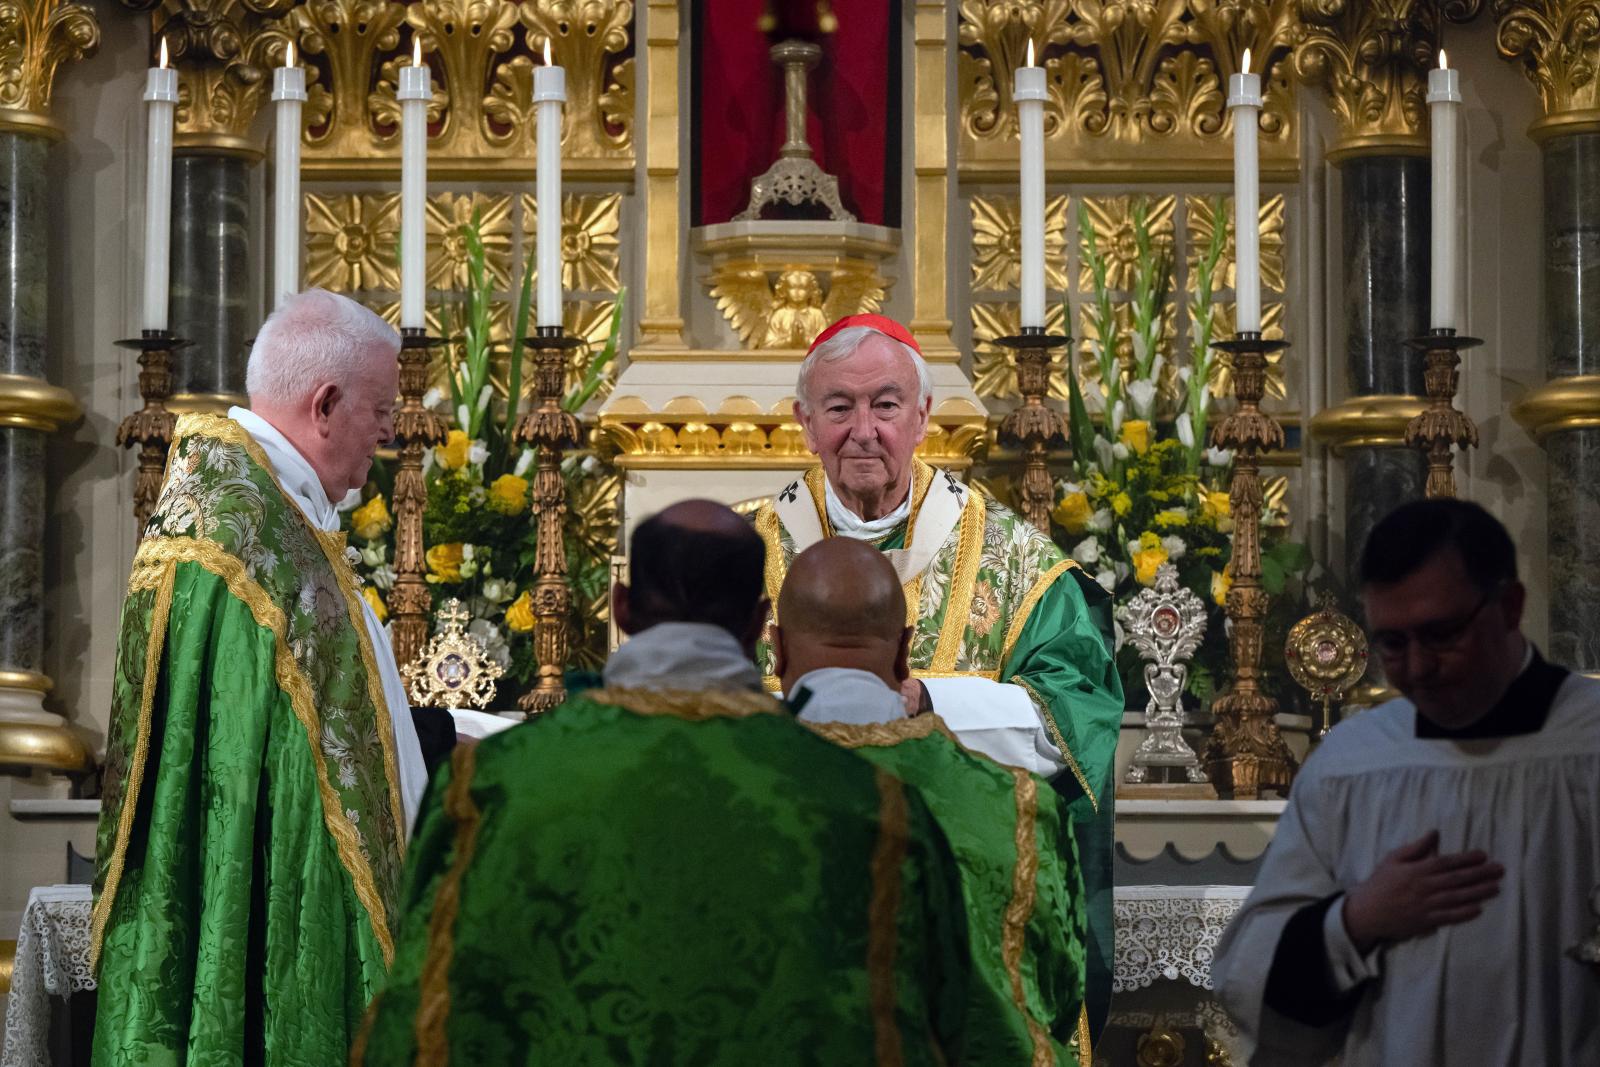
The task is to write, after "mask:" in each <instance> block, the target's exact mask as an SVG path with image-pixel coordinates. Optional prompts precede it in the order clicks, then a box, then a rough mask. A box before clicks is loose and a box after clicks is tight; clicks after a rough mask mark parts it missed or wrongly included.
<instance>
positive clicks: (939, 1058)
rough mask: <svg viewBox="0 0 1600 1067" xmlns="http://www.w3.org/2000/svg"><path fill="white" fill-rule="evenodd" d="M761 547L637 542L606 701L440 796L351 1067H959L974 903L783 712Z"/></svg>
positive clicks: (447, 784) (538, 724)
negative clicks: (769, 642) (764, 678)
mask: <svg viewBox="0 0 1600 1067" xmlns="http://www.w3.org/2000/svg"><path fill="white" fill-rule="evenodd" d="M762 563H763V547H762V544H761V542H760V540H759V539H758V538H757V537H756V536H755V535H754V534H753V533H752V532H751V530H750V528H749V526H748V524H746V523H745V522H744V521H743V520H742V519H740V518H739V517H738V516H737V515H735V514H734V513H733V512H732V511H731V510H729V509H727V508H725V507H722V506H721V505H719V504H711V503H709V502H707V501H686V502H684V503H681V504H676V505H673V506H672V507H671V508H668V509H667V510H666V511H665V512H663V513H662V514H661V515H659V516H656V517H655V518H652V519H648V520H646V521H645V522H644V523H642V524H641V525H640V526H639V527H638V529H637V530H636V531H635V533H634V535H633V540H632V545H631V551H630V553H629V566H630V575H629V584H628V585H627V586H618V587H617V589H616V591H615V594H614V596H613V609H614V610H615V612H616V618H617V622H618V624H619V625H620V626H621V627H622V629H623V631H624V632H625V633H628V634H630V635H631V636H630V638H629V640H628V641H627V642H626V643H624V644H623V645H622V647H621V648H620V649H618V650H617V652H616V653H615V654H613V655H612V657H611V659H610V660H609V661H608V662H607V664H606V666H605V670H604V674H603V685H602V687H601V688H599V689H592V690H588V691H585V692H582V693H579V694H577V695H575V696H573V697H572V698H570V699H569V700H568V701H567V702H566V703H564V704H562V705H561V706H560V707H558V708H556V709H555V710H553V711H550V712H547V713H545V714H543V715H540V716H538V717H537V718H535V719H533V720H532V721H530V722H526V723H522V724H520V725H518V726H516V727H513V728H512V729H510V730H507V731H505V732H504V733H500V734H497V735H495V736H493V737H490V738H488V739H486V740H484V741H483V742H481V743H479V744H477V745H475V746H462V747H460V748H458V749H457V752H456V754H455V756H454V757H453V759H452V761H451V765H450V767H449V769H448V770H447V771H443V772H441V773H440V774H439V775H438V776H437V777H436V778H435V779H434V780H433V783H432V785H431V788H430V792H429V797H428V799H427V800H426V801H425V803H424V806H423V812H422V815H421V817H420V819H419V821H418V827H417V834H416V838H415V839H414V841H413V845H412V853H411V857H410V860H409V862H408V868H407V877H406V888H405V895H404V917H403V918H402V920H401V926H400V933H399V938H398V944H397V947H396V953H395V964H394V970H393V972H392V973H391V975H390V980H389V983H388V986H387V987H386V988H385V989H384V991H383V992H382V993H381V994H380V995H379V996H378V998H377V1000H376V1001H375V1002H374V1005H373V1009H372V1017H371V1022H370V1025H369V1026H368V1027H367V1028H366V1029H365V1030H364V1032H363V1034H362V1036H361V1038H360V1039H359V1040H358V1042H357V1044H356V1047H355V1049H354V1050H353V1052H352V1061H353V1062H354V1063H355V1064H358V1065H359V1064H367V1065H369V1067H390V1065H393V1067H398V1065H401V1064H405V1065H411V1064H444V1063H447V1062H448V1063H460V1064H495V1065H497V1067H501V1065H510V1064H528V1065H530V1067H532V1065H550V1064H561V1065H563V1067H584V1065H594V1067H601V1065H614V1064H651V1065H663V1067H666V1065H683V1067H690V1065H693V1067H722V1065H726V1067H747V1065H751V1064H761V1065H762V1067H786V1065H795V1067H799V1065H802V1064H827V1065H829V1067H849V1065H857V1064H859V1065H867V1064H881V1065H888V1064H907V1065H916V1064H927V1065H933V1064H954V1063H961V1062H969V1061H968V1060H967V1059H966V1058H965V1057H964V1055H963V1050H962V1024H963V1018H964V1016H963V1012H962V1007H961V1006H962V1004H963V1003H964V1000H965V989H964V983H965V981H966V978H967V971H968V967H969V964H968V958H967V954H966V944H967V942H966V931H965V929H964V926H963V923H962V909H961V905H960V892H961V890H960V883H959V876H958V874H957V871H956V867H955V861H954V858H953V857H952V856H951V853H950V849H949V845H948V844H947V842H946V840H945V838H944V835H943V834H942V833H941V832H940V830H939V828H938V826H937V824H936V823H935V822H934V820H933V818H932V816H931V815H930V814H929V812H928V808H927V805H926V804H925V803H924V802H923V800H922V798H921V797H920V796H919V795H918V793H917V792H916V791H915V790H914V789H911V788H908V787H906V786H905V785H903V784H902V783H901V781H900V780H899V779H898V778H896V777H894V776H893V775H891V774H889V773H887V772H885V771H883V770H880V769H878V768H875V767H874V766H873V765H872V764H870V763H868V762H866V761H865V760H861V759H859V758H857V757H856V756H854V755H852V754H851V753H849V752H845V751H842V750H841V749H839V748H837V747H836V746H834V745H831V744H829V743H828V742H826V741H823V740H822V739H820V738H818V737H815V736H813V735H812V734H811V733H810V732H808V731H807V730H806V729H805V728H803V727H802V726H800V725H799V724H798V723H797V722H795V719H794V716H793V715H792V714H791V713H790V712H789V711H788V709H787V708H785V707H784V706H783V705H782V704H780V703H779V702H778V701H777V700H776V699H775V698H774V697H772V696H770V695H768V694H767V693H765V692H763V690H762V685H761V675H760V674H759V673H758V672H757V671H756V669H755V666H754V664H753V662H752V658H751V652H752V650H753V648H754V645H755V641H756V639H757V637H758V635H759V634H760V632H761V629H762V626H763V625H764V623H765V617H766V611H767V605H766V602H765V600H764V598H763V596H762V591H761V585H762Z"/></svg>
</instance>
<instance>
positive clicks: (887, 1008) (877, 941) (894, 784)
mask: <svg viewBox="0 0 1600 1067" xmlns="http://www.w3.org/2000/svg"><path fill="white" fill-rule="evenodd" d="M874 778H875V779H876V781H877V784H878V843H877V845H876V846H875V847H874V848H873V850H872V899H871V904H870V905H869V908H870V910H869V912H868V921H867V984H868V990H869V995H870V996H871V1003H872V1029H873V1041H872V1045H873V1051H874V1052H875V1053H876V1060H875V1062H876V1063H877V1064H878V1067H899V1065H900V1063H901V1056H902V1050H901V1047H900V1026H899V1023H898V1021H897V1020H896V1018H895V1000H896V997H895V975H894V956H895V947H896V946H895V933H896V922H897V920H898V918H899V914H900V868H901V865H902V864H903V863H904V862H905V858H906V838H907V834H908V830H907V824H908V817H907V813H906V794H905V787H904V786H903V785H901V783H900V779H898V778H896V777H894V776H893V775H891V774H889V773H888V772H886V771H883V770H876V771H874Z"/></svg>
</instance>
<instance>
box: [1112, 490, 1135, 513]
mask: <svg viewBox="0 0 1600 1067" xmlns="http://www.w3.org/2000/svg"><path fill="white" fill-rule="evenodd" d="M1132 508H1133V498H1132V497H1131V496H1129V495H1128V494H1127V493H1123V492H1119V493H1117V495H1116V496H1114V497H1112V498H1111V510H1112V511H1114V512H1116V513H1117V514H1118V515H1126V514H1127V513H1128V512H1129V511H1130V510H1132Z"/></svg>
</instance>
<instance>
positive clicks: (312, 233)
mask: <svg viewBox="0 0 1600 1067" xmlns="http://www.w3.org/2000/svg"><path fill="white" fill-rule="evenodd" d="M305 205H306V286H307V287H308V288H310V287H321V288H324V289H330V290H332V291H333V292H336V293H354V292H362V291H364V290H370V289H390V290H392V289H396V288H398V287H399V285H400V271H399V255H398V253H399V243H400V196H399V194H397V193H390V194H378V195H357V194H354V193H351V194H340V195H333V196H321V195H318V194H316V193H307V194H305Z"/></svg>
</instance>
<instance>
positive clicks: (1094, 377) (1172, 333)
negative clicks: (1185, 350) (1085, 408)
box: [1078, 303, 1221, 418]
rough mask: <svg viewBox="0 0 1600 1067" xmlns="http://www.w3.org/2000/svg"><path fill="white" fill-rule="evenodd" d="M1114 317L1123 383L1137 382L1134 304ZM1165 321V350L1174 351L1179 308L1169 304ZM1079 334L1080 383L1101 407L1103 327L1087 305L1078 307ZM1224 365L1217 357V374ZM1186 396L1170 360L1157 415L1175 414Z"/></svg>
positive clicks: (1159, 385)
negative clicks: (1096, 349)
mask: <svg viewBox="0 0 1600 1067" xmlns="http://www.w3.org/2000/svg"><path fill="white" fill-rule="evenodd" d="M1112 314H1113V316H1114V317H1115V319H1116V326H1117V328H1116V336H1115V338H1114V339H1113V342H1112V343H1113V344H1114V345H1115V346H1116V347H1115V351H1116V355H1117V363H1118V365H1119V366H1121V368H1122V381H1123V384H1124V385H1126V384H1127V383H1128V382H1130V381H1132V380H1133V371H1134V354H1133V305H1132V304H1129V303H1117V304H1113V305H1112ZM1161 322H1162V325H1161V346H1162V348H1163V350H1165V351H1167V352H1171V351H1172V350H1173V343H1174V342H1175V341H1176V340H1177V336H1178V319H1177V305H1175V304H1172V303H1168V304H1167V306H1166V310H1165V311H1164V313H1163V315H1162V320H1161ZM1078 334H1079V337H1080V340H1079V341H1078V382H1079V383H1080V384H1081V385H1082V387H1083V389H1084V395H1085V396H1093V397H1094V398H1095V400H1094V401H1093V402H1094V403H1096V404H1098V403H1099V401H1100V399H1101V398H1102V397H1103V395H1104V394H1103V393H1102V392H1101V391H1100V364H1099V361H1098V360H1096V359H1095V358H1094V356H1093V354H1092V351H1093V346H1094V345H1095V344H1097V343H1098V342H1099V340H1100V324H1099V323H1098V322H1097V321H1096V320H1095V316H1094V309H1093V308H1092V307H1090V306H1089V304H1087V303H1084V304H1080V305H1079V306H1078ZM1220 363H1221V360H1218V359H1215V358H1213V360H1212V363H1211V366H1212V368H1213V374H1215V368H1216V367H1217V366H1218V365H1219V364H1220ZM1182 396H1183V383H1182V381H1181V380H1180V379H1179V378H1178V364H1177V363H1176V362H1175V361H1173V360H1171V359H1169V360H1167V361H1166V362H1165V363H1164V364H1162V366H1161V374H1160V375H1159V377H1158V378H1157V380H1156V412H1157V414H1158V415H1159V416H1160V417H1162V418H1166V417H1169V416H1170V415H1172V413H1173V412H1175V411H1176V410H1177V407H1178V404H1179V403H1180V401H1181V399H1182Z"/></svg>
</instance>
